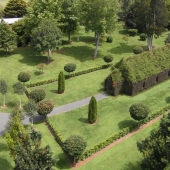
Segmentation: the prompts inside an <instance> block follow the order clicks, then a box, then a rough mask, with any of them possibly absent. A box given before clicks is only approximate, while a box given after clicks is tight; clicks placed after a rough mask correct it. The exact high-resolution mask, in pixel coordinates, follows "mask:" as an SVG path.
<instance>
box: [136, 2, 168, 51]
mask: <svg viewBox="0 0 170 170" xmlns="http://www.w3.org/2000/svg"><path fill="white" fill-rule="evenodd" d="M134 8H135V16H136V21H137V24H138V25H141V26H142V28H144V30H143V31H144V33H145V34H146V35H147V42H148V49H149V51H150V50H152V40H153V36H154V34H155V35H157V36H159V35H160V34H161V33H162V31H163V30H164V28H165V26H167V23H168V18H169V13H168V10H167V6H166V2H165V0H142V1H141V0H135V3H134Z"/></svg>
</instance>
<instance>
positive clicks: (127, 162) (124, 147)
mask: <svg viewBox="0 0 170 170" xmlns="http://www.w3.org/2000/svg"><path fill="white" fill-rule="evenodd" d="M158 125H159V121H158V122H156V123H154V124H153V125H152V126H150V127H148V128H146V129H144V130H142V131H141V132H140V133H137V134H136V135H134V136H132V137H130V138H128V139H126V140H124V141H123V142H121V143H120V144H119V145H116V146H114V147H112V148H111V149H109V150H108V151H106V152H104V153H102V154H101V155H99V156H97V157H96V158H94V159H93V160H91V161H90V162H88V163H86V164H85V165H83V166H82V167H80V168H78V169H79V170H87V169H88V170H93V169H97V170H106V169H107V170H113V169H115V170H141V167H140V162H141V160H142V159H143V156H142V154H141V153H140V152H139V151H138V149H137V145H136V142H137V141H140V140H143V139H145V137H147V136H148V135H149V134H150V131H151V130H152V129H154V128H157V127H158Z"/></svg>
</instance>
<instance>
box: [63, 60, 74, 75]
mask: <svg viewBox="0 0 170 170" xmlns="http://www.w3.org/2000/svg"><path fill="white" fill-rule="evenodd" d="M76 67H77V66H76V64H74V63H68V64H66V65H65V66H64V70H65V71H66V72H68V73H69V74H70V73H71V72H73V71H75V69H76Z"/></svg>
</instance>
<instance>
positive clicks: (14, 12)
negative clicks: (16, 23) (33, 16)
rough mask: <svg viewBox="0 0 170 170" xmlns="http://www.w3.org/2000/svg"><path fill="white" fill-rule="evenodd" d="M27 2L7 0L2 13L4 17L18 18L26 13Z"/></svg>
mask: <svg viewBox="0 0 170 170" xmlns="http://www.w3.org/2000/svg"><path fill="white" fill-rule="evenodd" d="M26 8H27V3H26V2H25V1H24V0H9V1H8V3H7V4H6V6H5V8H4V10H3V15H4V17H5V18H18V17H23V16H24V15H25V14H26Z"/></svg>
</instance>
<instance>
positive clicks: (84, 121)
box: [78, 118, 87, 124]
mask: <svg viewBox="0 0 170 170" xmlns="http://www.w3.org/2000/svg"><path fill="white" fill-rule="evenodd" d="M78 120H79V121H80V122H82V123H86V124H87V118H79V119H78Z"/></svg>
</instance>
